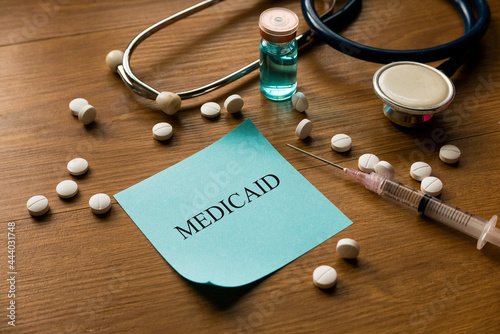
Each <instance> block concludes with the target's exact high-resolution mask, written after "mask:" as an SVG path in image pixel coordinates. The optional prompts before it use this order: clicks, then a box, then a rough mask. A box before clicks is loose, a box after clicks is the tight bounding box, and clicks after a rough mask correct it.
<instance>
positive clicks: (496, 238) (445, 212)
mask: <svg viewBox="0 0 500 334" xmlns="http://www.w3.org/2000/svg"><path fill="white" fill-rule="evenodd" d="M286 145H287V146H289V147H291V148H293V149H295V150H297V151H300V152H302V153H304V154H307V155H309V156H311V157H313V158H316V159H318V160H321V161H323V162H326V163H327V164H329V165H332V166H334V167H337V168H339V169H342V170H343V171H344V173H346V174H347V175H349V176H350V177H352V178H354V179H356V180H358V181H360V182H361V183H363V184H364V185H365V187H366V188H367V189H369V190H371V191H373V192H374V193H377V194H379V195H380V196H382V197H385V198H390V199H393V200H394V201H396V202H398V203H400V204H402V205H404V206H406V207H408V208H410V209H413V210H415V211H417V212H419V213H421V214H423V215H425V216H427V217H429V218H432V219H434V220H437V221H438V222H440V223H443V224H445V225H448V226H449V227H452V228H454V229H456V230H458V231H460V232H463V233H465V234H468V235H470V236H472V237H474V238H476V239H477V249H481V248H483V246H484V245H485V244H486V242H490V243H492V244H494V245H496V246H498V247H500V229H498V228H497V227H495V225H496V222H497V219H498V217H497V216H496V215H495V216H493V217H492V218H491V219H490V220H489V221H488V220H486V219H483V218H481V217H478V216H475V215H473V214H471V213H469V212H466V211H463V210H461V209H459V208H457V207H455V206H452V205H449V204H447V203H445V202H443V201H441V200H439V199H437V198H435V197H432V196H429V195H427V194H424V193H423V192H421V191H419V190H416V189H413V188H411V187H408V186H406V185H404V184H402V183H399V182H396V181H393V180H391V179H387V178H385V177H383V176H380V175H379V174H377V173H370V174H368V173H364V172H360V171H358V170H355V169H352V168H345V167H342V166H339V165H337V164H335V163H333V162H330V161H328V160H325V159H323V158H320V157H318V156H316V155H314V154H311V153H309V152H307V151H304V150H301V149H300V148H298V147H295V146H292V145H290V144H286Z"/></svg>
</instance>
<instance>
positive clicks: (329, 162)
mask: <svg viewBox="0 0 500 334" xmlns="http://www.w3.org/2000/svg"><path fill="white" fill-rule="evenodd" d="M286 146H288V147H291V148H293V149H294V150H297V151H299V152H302V153H304V154H307V155H308V156H310V157H313V158H316V159H318V160H321V161H323V162H326V163H327V164H329V165H332V166H333V167H337V168H339V169H342V170H345V168H344V167H342V166H339V165H337V164H335V163H333V162H331V161H328V160H326V159H323V158H321V157H318V156H317V155H314V154H312V153H309V152H307V151H304V150H301V149H300V148H298V147H295V146H293V145H290V144H286Z"/></svg>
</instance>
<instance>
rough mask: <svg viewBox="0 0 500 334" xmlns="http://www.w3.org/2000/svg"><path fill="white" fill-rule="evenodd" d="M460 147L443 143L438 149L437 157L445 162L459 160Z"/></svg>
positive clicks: (452, 162) (450, 162) (449, 162)
mask: <svg viewBox="0 0 500 334" xmlns="http://www.w3.org/2000/svg"><path fill="white" fill-rule="evenodd" d="M461 154H462V153H461V152H460V149H459V148H458V147H456V146H455V145H444V146H443V147H441V149H440V150H439V159H441V161H442V162H445V163H447V164H454V163H455V162H457V161H458V160H460V155H461Z"/></svg>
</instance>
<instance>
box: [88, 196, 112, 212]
mask: <svg viewBox="0 0 500 334" xmlns="http://www.w3.org/2000/svg"><path fill="white" fill-rule="evenodd" d="M89 206H90V209H91V210H92V212H93V213H95V214H96V215H102V214H104V213H106V212H108V211H109V209H111V198H109V196H108V195H106V194H95V195H94V196H92V197H90V200H89Z"/></svg>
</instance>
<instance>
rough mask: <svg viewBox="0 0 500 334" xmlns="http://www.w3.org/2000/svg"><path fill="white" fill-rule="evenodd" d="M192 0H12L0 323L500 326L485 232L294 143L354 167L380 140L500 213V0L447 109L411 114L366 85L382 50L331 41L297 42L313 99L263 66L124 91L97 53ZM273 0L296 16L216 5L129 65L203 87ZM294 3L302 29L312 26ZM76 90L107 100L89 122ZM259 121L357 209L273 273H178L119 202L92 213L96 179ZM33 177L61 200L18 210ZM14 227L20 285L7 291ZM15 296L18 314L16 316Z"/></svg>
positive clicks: (253, 40)
mask: <svg viewBox="0 0 500 334" xmlns="http://www.w3.org/2000/svg"><path fill="white" fill-rule="evenodd" d="M195 3H196V2H195V1H192V0H188V1H180V0H169V1H152V0H150V1H83V0H71V1H70V0H26V1H8V0H3V1H0V8H2V9H1V14H0V15H1V18H2V19H1V20H0V59H1V62H0V92H1V94H0V135H1V141H0V143H1V144H0V171H1V173H2V177H1V178H0V194H1V196H0V222H1V224H0V234H1V235H2V238H1V240H2V241H1V242H0V245H1V247H0V268H1V272H0V278H1V281H2V282H3V283H2V284H0V309H1V310H2V311H1V312H0V319H2V320H1V321H0V332H2V333H17V332H19V333H89V332H95V333H499V332H500V249H498V248H496V247H495V246H492V245H487V246H486V247H485V248H484V249H483V250H481V251H478V250H477V249H476V247H475V240H474V239H472V238H470V237H468V236H466V235H464V234H461V233H459V232H455V231H453V230H451V229H448V228H446V227H443V226H442V225H439V224H438V223H434V222H432V221H430V220H428V219H425V218H423V217H421V216H420V215H418V214H416V213H414V212H412V211H409V210H406V209H404V208H400V207H397V206H394V205H392V204H390V203H388V202H386V201H384V200H383V199H381V198H379V197H378V196H376V195H374V194H372V193H370V192H368V191H365V190H363V188H362V187H361V186H359V185H357V184H354V183H353V182H352V181H351V180H349V179H347V178H345V177H342V175H338V174H337V171H336V170H332V168H331V167H328V166H326V165H325V164H324V163H321V162H318V161H315V160H313V159H310V158H307V157H305V156H304V155H302V154H300V153H298V152H295V151H293V150H291V149H289V148H287V147H286V146H285V143H290V144H294V145H297V146H299V147H301V148H303V149H306V150H308V151H310V152H312V153H315V154H318V155H320V156H322V157H324V158H326V159H329V160H332V161H334V162H337V163H339V164H342V165H345V166H347V167H353V168H355V167H356V165H357V158H358V157H359V156H360V155H361V154H363V153H367V152H370V153H374V154H376V155H378V156H379V158H380V159H382V160H386V161H389V162H391V163H392V164H393V165H394V167H395V169H396V172H397V175H396V179H397V180H398V181H400V182H403V183H405V184H408V185H410V186H412V187H416V188H418V187H419V183H418V182H416V181H414V180H412V179H411V177H410V176H409V167H410V165H411V164H412V163H413V162H415V161H421V160H423V161H426V162H428V163H429V164H431V165H432V167H433V170H434V175H435V176H437V177H439V178H441V179H442V180H443V182H444V191H443V194H442V195H441V199H443V200H444V201H447V202H449V203H451V204H453V205H456V206H458V207H460V208H462V209H464V210H467V211H470V212H472V213H474V214H477V215H479V216H481V217H483V218H487V219H489V218H490V217H491V216H493V215H494V214H499V213H500V205H499V204H500V173H499V172H498V168H499V166H500V154H499V152H500V62H499V61H498V59H499V57H500V50H499V49H498V45H499V43H500V40H499V39H500V26H499V23H498V22H499V19H500V14H499V13H500V2H498V1H496V0H491V1H489V3H490V6H491V10H492V21H491V25H490V28H489V31H488V32H487V33H486V35H485V36H484V38H483V39H482V40H481V42H480V43H479V44H478V46H477V48H476V49H475V52H474V53H473V55H472V57H471V59H470V60H469V61H468V62H467V63H466V64H465V66H463V67H462V68H461V69H460V70H459V72H458V73H457V74H456V75H455V76H454V77H453V81H454V84H455V85H456V88H457V94H456V98H455V100H454V102H453V104H452V105H451V106H450V109H448V112H447V113H446V114H441V115H439V116H437V117H436V118H435V119H434V120H433V121H432V123H431V124H429V125H428V126H426V127H424V128H419V129H415V130H407V129H403V128H400V127H398V126H395V125H394V124H392V123H391V122H390V121H388V120H387V119H386V118H385V117H384V116H383V114H382V105H381V103H380V101H379V100H378V99H377V98H376V97H375V95H374V93H373V88H372V84H371V81H372V76H373V74H374V73H375V71H376V70H377V69H378V68H379V67H380V65H378V64H373V63H368V62H364V61H360V60H356V59H353V58H350V57H348V56H346V55H343V54H341V53H339V52H337V51H335V50H333V49H332V48H330V47H329V46H327V45H325V44H323V43H321V42H317V43H315V45H314V46H313V47H312V48H310V49H307V50H304V51H302V52H300V56H299V65H298V67H299V69H298V83H299V90H300V91H302V92H304V93H305V94H306V95H307V96H308V98H309V104H310V107H309V109H308V111H307V112H306V113H305V114H302V113H298V112H296V111H294V110H293V107H292V106H291V103H290V101H285V102H279V103H278V102H272V101H269V100H267V99H265V98H264V97H263V95H262V94H261V93H260V91H259V81H258V72H255V73H252V74H250V75H248V76H247V77H245V78H243V79H241V80H239V81H237V82H235V83H232V84H230V85H228V86H226V87H224V88H222V89H219V90H217V91H214V92H212V93H209V94H207V95H204V96H202V97H198V98H195V99H192V100H187V101H185V103H183V108H182V110H181V111H180V112H179V113H178V114H177V115H175V116H167V115H165V114H164V113H163V112H161V111H160V110H158V109H157V108H156V107H155V105H154V103H153V102H152V101H149V100H146V99H144V98H142V97H139V96H137V95H135V94H133V93H132V92H131V91H129V90H128V89H127V88H126V87H125V86H124V85H123V84H122V82H121V80H120V78H119V77H118V76H117V75H116V74H114V73H112V72H110V71H109V70H108V68H107V66H106V64H105V62H104V59H105V56H106V54H107V53H108V52H109V51H110V50H113V49H122V50H123V49H124V48H125V47H126V45H127V44H128V43H129V42H130V40H131V39H132V38H133V37H134V36H135V35H136V34H138V33H139V32H140V31H142V30H143V29H144V28H146V27H147V26H149V25H150V24H153V23H154V22H157V21H158V20H160V19H162V18H164V17H167V16H169V15H171V14H173V13H175V12H177V11H179V10H182V9H184V8H186V7H188V6H190V5H193V4H195ZM344 3H345V1H343V0H342V1H339V6H341V5H343V4H344ZM274 6H284V7H288V8H290V9H292V10H294V11H296V12H297V13H300V3H299V1H281V0H274V1H246V0H231V1H227V2H223V3H221V4H218V5H216V6H214V7H211V8H209V9H207V10H205V11H203V12H200V13H198V14H196V15H194V16H192V17H190V18H188V19H185V20H183V21H181V22H178V23H176V24H175V25H173V26H171V27H170V28H167V29H165V30H164V31H161V32H159V33H158V34H157V35H155V36H153V37H152V38H150V39H149V40H147V41H146V42H145V43H143V44H142V45H141V46H140V47H139V48H138V49H137V51H136V52H135V53H134V57H133V59H132V67H133V69H134V70H135V72H136V73H137V75H138V77H139V78H141V79H144V81H146V82H147V83H149V84H150V85H152V86H153V87H155V88H157V89H159V90H167V91H182V90H185V89H190V88H194V87H197V86H200V85H204V84H207V83H209V82H211V81H213V80H214V79H217V78H219V77H221V76H222V75H226V74H228V73H230V72H232V71H234V70H236V69H238V68H240V67H242V66H243V65H245V64H247V63H250V62H252V61H254V60H255V59H257V58H258V43H259V39H260V37H259V34H258V28H257V27H258V24H257V22H258V16H259V14H260V13H261V12H262V11H263V10H264V9H266V8H269V7H274ZM317 6H318V8H325V7H326V6H327V4H326V3H321V2H319V1H318V3H317ZM299 17H300V20H301V21H300V26H299V31H300V32H302V31H305V30H307V26H306V24H305V22H304V20H303V18H302V15H300V14H299ZM462 30H463V28H462V23H461V20H460V17H459V15H458V14H457V13H456V12H455V11H454V9H453V7H452V6H451V4H450V3H449V2H447V1H436V0H421V1H411V0H388V1H374V0H365V1H364V2H363V10H362V12H361V14H360V15H359V16H358V17H357V18H356V20H355V21H354V22H353V23H352V24H351V25H350V26H349V27H348V28H347V29H345V31H343V34H344V35H345V36H346V37H348V38H352V39H354V40H358V41H360V42H363V43H367V44H369V45H372V46H379V47H387V48H396V49H411V48H420V47H428V46H433V45H438V44H441V43H445V42H447V41H450V40H452V39H455V38H457V37H458V36H460V35H461V34H462ZM431 65H436V64H431ZM235 93H238V94H240V95H241V96H242V97H243V98H244V100H245V106H244V108H243V111H242V113H241V115H228V114H227V113H223V114H222V115H221V116H220V117H219V118H217V119H215V120H208V119H205V118H203V117H201V116H200V112H199V107H200V105H201V104H202V103H204V102H207V101H215V102H218V103H220V104H223V102H224V99H225V98H226V97H227V96H229V95H231V94H235ZM76 97H84V98H86V99H87V100H89V102H90V104H92V105H93V106H95V107H96V109H97V111H98V115H97V120H96V121H95V122H94V123H93V124H91V125H89V126H83V125H82V124H81V123H79V122H78V120H77V119H76V118H75V117H73V116H72V115H71V113H70V112H69V109H68V103H69V102H70V101H71V100H72V99H73V98H76ZM305 117H307V118H309V119H310V120H311V121H312V122H313V123H314V129H313V132H312V134H311V136H310V137H309V138H307V139H305V140H299V139H297V137H295V134H294V131H295V127H296V125H297V124H298V123H299V122H300V120H302V119H303V118H305ZM247 118H250V119H252V121H253V122H254V123H255V124H256V126H257V127H258V128H259V129H260V131H261V132H262V133H263V134H264V135H265V136H266V138H267V139H268V140H269V141H270V142H271V144H272V145H273V146H274V147H275V148H276V149H277V150H278V151H279V152H280V153H281V154H282V155H283V156H284V157H285V158H286V159H287V160H288V161H289V162H290V163H291V164H292V165H293V166H294V167H295V168H297V170H299V171H300V172H301V173H302V174H303V175H304V176H305V177H306V178H307V179H308V180H309V181H310V182H311V183H312V184H313V185H314V186H315V187H316V188H317V189H318V190H319V191H320V192H322V193H323V194H324V195H325V196H326V197H327V198H328V199H329V200H330V201H331V202H332V203H333V204H335V205H336V206H337V207H338V208H339V209H340V210H341V211H342V212H344V213H345V214H346V215H347V217H349V218H350V219H351V220H352V221H353V225H352V226H350V227H348V228H347V229H345V230H344V231H342V232H340V233H339V234H337V235H335V236H334V237H332V238H331V239H329V240H327V241H326V242H324V243H322V244H321V245H319V246H318V247H316V248H314V249H313V250H311V251H309V252H308V253H306V254H304V255H303V256H301V257H300V258H298V259H297V260H295V261H293V262H292V263H290V264H288V265H287V266H285V267H283V268H282V269H280V270H278V271H277V272H275V273H273V274H272V275H270V276H268V277H266V278H265V279H262V280H260V281H258V282H256V283H253V284H250V285H248V286H244V287H241V288H232V289H225V288H217V287H213V286H204V285H198V284H194V283H190V282H189V281H187V280H185V279H184V278H182V277H181V276H180V275H178V274H177V273H176V272H175V271H174V270H173V269H172V268H171V267H170V266H169V264H168V263H167V262H166V261H165V260H164V259H163V258H162V256H161V255H160V254H159V253H158V252H157V251H156V250H155V249H154V247H153V246H152V245H151V244H150V242H149V241H148V240H147V239H146V237H145V236H144V235H143V234H142V233H141V231H140V230H139V229H138V228H137V226H136V225H135V224H134V223H133V222H132V220H131V219H130V218H129V217H128V216H127V214H126V213H125V212H124V211H123V210H122V208H121V207H120V206H119V205H118V204H117V203H116V201H114V200H113V207H112V209H111V211H110V213H109V214H107V215H104V216H102V217H100V216H96V215H93V214H92V213H91V212H90V209H89V208H88V199H89V197H90V196H91V195H93V194H95V193H98V192H103V193H107V194H109V195H113V194H116V193H117V192H119V191H121V190H124V189H126V188H128V187H130V186H132V185H134V184H136V183H137V182H139V181H141V180H143V179H145V178H147V177H149V176H151V175H153V174H155V173H158V172H160V171H162V170H163V169H165V168H167V167H169V166H172V165H174V164H175V163H177V162H179V161H182V160H184V159H186V158H187V157H189V156H191V155H192V154H194V153H196V152H198V151H200V150H201V149H203V148H205V147H207V146H209V145H210V144H212V143H213V142H215V141H216V140H218V139H219V138H221V137H223V136H224V135H225V134H227V133H228V132H229V131H231V130H233V129H234V128H235V127H236V126H237V125H239V124H241V123H242V122H243V121H244V120H245V119H247ZM161 121H166V122H169V123H171V124H172V125H173V127H174V131H175V134H174V136H173V138H172V139H171V140H170V141H168V142H166V143H160V142H158V141H156V140H154V139H153V137H152V134H151V128H152V127H153V125H154V124H156V123H158V122H161ZM336 133H347V134H349V135H350V136H351V137H352V138H353V142H354V145H353V148H352V150H351V151H350V152H348V153H345V154H338V153H335V152H333V151H332V149H331V148H330V139H331V137H332V136H333V135H334V134H336ZM443 144H454V145H457V146H458V147H459V148H460V149H461V150H462V158H461V160H460V162H459V163H458V164H456V165H447V164H444V163H442V162H441V161H440V160H439V157H438V150H439V147H440V146H442V145H443ZM75 157H83V158H85V159H87V160H88V161H89V163H90V166H91V167H90V171H89V172H88V173H87V174H86V175H85V176H84V177H79V178H74V177H71V176H69V175H68V174H67V171H66V164H67V162H68V161H69V160H70V159H72V158H75ZM68 178H70V179H75V180H77V182H78V184H79V186H80V192H79V194H78V195H77V196H76V197H75V198H73V199H71V200H61V199H60V198H58V197H57V194H56V192H55V187H56V185H57V184H58V182H60V181H62V180H64V179H68ZM37 194H43V195H45V196H47V198H48V199H49V202H50V207H51V208H50V211H49V213H48V214H47V215H45V216H43V217H41V218H33V217H31V216H30V215H29V213H28V211H27V210H26V201H27V200H28V199H29V198H30V197H31V196H33V195H37ZM324 223H327V222H324ZM304 224H310V222H304ZM13 225H15V231H14V234H15V251H16V252H15V261H16V262H15V271H16V274H15V275H14V276H15V285H14V286H13V287H14V289H15V298H9V291H10V290H11V288H12V286H11V284H10V283H9V282H10V281H8V280H7V279H8V278H10V274H8V272H9V271H10V270H9V264H8V260H9V257H8V256H9V253H8V250H9V248H8V245H9V244H8V232H9V230H8V228H9V227H11V226H13ZM344 237H350V238H354V239H356V240H357V241H358V242H359V243H360V245H361V253H360V256H359V258H358V260H357V261H355V262H348V261H345V260H343V259H341V258H340V257H339V256H338V255H336V253H335V245H336V242H337V241H338V240H339V239H340V238H344ZM322 264H327V265H331V266H333V267H334V268H336V270H337V272H338V275H339V281H338V283H337V285H336V287H335V288H334V289H333V290H331V291H326V292H325V291H322V290H319V289H318V288H316V287H315V286H314V285H313V283H312V272H313V270H314V269H315V268H316V267H317V266H319V265H322ZM11 300H15V307H16V308H15V324H16V326H15V327H13V326H11V325H9V324H8V321H10V320H9V318H8V315H9V314H10V311H9V310H7V308H8V307H9V305H10V304H9V303H10V301H11Z"/></svg>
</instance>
